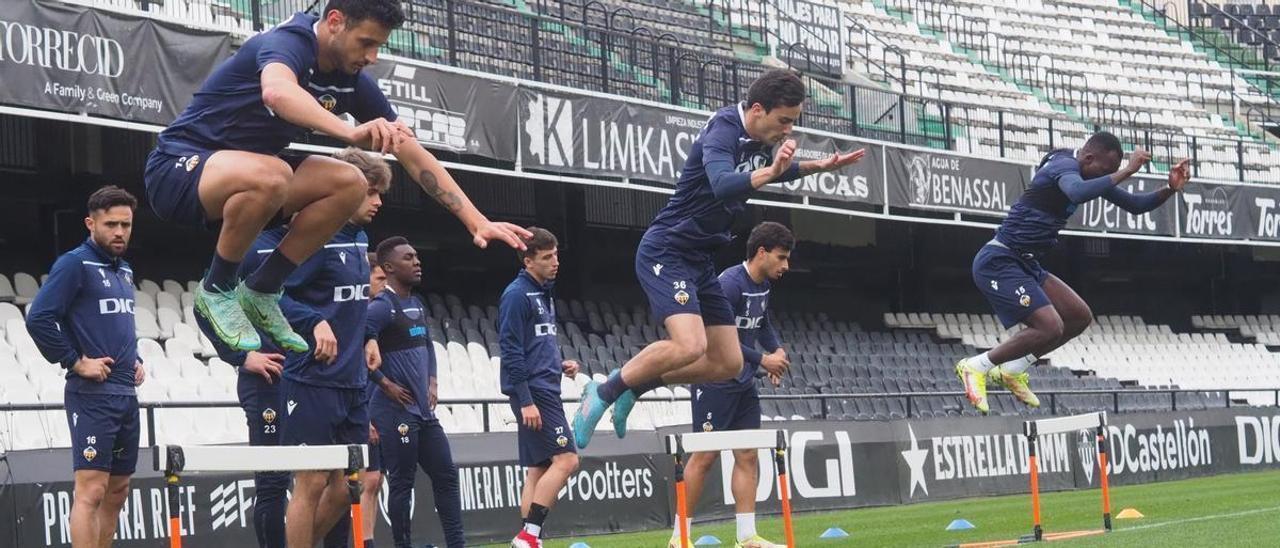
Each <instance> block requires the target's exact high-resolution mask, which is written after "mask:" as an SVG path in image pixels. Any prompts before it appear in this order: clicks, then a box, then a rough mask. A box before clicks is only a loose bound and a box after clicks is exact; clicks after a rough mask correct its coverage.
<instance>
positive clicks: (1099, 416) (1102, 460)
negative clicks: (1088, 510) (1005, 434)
mask: <svg viewBox="0 0 1280 548" xmlns="http://www.w3.org/2000/svg"><path fill="white" fill-rule="evenodd" d="M1106 429H1107V413H1106V412H1105V411H1101V412H1096V413H1085V414H1083V415H1073V416H1070V417H1055V418H1051V419H1040V420H1035V421H1026V422H1025V423H1024V424H1023V432H1024V433H1025V434H1026V435H1027V452H1028V457H1029V459H1030V465H1031V519H1032V527H1033V528H1032V533H1031V538H1029V539H1026V540H1028V541H1041V540H1045V534H1044V529H1043V527H1041V524H1040V477H1039V476H1040V474H1039V472H1040V467H1039V462H1038V461H1037V458H1036V453H1037V448H1038V446H1039V439H1040V436H1042V435H1043V436H1047V435H1050V434H1060V433H1063V432H1076V431H1079V430H1093V431H1094V432H1096V434H1097V447H1098V472H1099V477H1100V478H1101V483H1102V526H1103V529H1101V530H1093V531H1074V532H1070V533H1060V534H1052V535H1050V537H1051V538H1050V539H1049V540H1058V539H1065V538H1075V537H1080V536H1087V535H1092V534H1101V533H1105V532H1109V531H1111V491H1110V489H1109V486H1108V485H1107V432H1106Z"/></svg>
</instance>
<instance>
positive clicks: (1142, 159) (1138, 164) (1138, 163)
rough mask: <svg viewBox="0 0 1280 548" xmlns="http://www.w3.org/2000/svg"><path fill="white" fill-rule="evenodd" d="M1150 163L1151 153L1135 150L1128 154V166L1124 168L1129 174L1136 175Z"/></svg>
mask: <svg viewBox="0 0 1280 548" xmlns="http://www.w3.org/2000/svg"><path fill="white" fill-rule="evenodd" d="M1150 161H1151V153H1150V152H1147V151H1146V150H1143V149H1140V148H1136V149H1133V152H1130V153H1129V165H1128V166H1126V167H1125V171H1127V172H1129V173H1137V172H1139V171H1142V167H1143V166H1145V165H1147V162H1150Z"/></svg>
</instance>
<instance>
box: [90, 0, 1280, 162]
mask: <svg viewBox="0 0 1280 548" xmlns="http://www.w3.org/2000/svg"><path fill="white" fill-rule="evenodd" d="M73 1H76V2H78V3H88V4H94V0H73ZM96 1H97V2H105V0H96ZM322 4H323V2H318V1H316V0H272V1H266V0H243V1H241V2H236V3H233V4H231V5H230V6H233V7H228V6H226V5H221V4H219V5H218V7H217V8H216V9H215V8H214V7H208V8H205V7H198V6H199V5H197V4H192V6H197V7H195V8H192V9H191V11H188V12H186V13H185V17H187V18H188V19H185V20H190V21H193V22H200V23H203V24H205V25H206V26H209V25H218V24H219V22H220V21H221V22H225V21H227V20H230V19H234V20H235V21H239V22H240V23H242V27H248V26H251V27H252V28H266V27H269V26H271V25H274V24H276V23H278V22H280V21H283V20H285V19H287V18H288V17H289V16H290V15H292V13H293V12H295V11H300V10H305V9H312V10H316V9H319V6H320V5H322ZM713 4H714V6H715V8H714V9H709V13H710V14H709V15H708V16H707V17H708V23H707V29H708V30H707V33H708V34H707V36H709V37H711V38H713V39H714V40H717V41H720V42H723V41H725V40H730V39H732V40H738V41H741V40H743V38H742V37H741V36H740V35H741V34H743V33H745V34H747V35H748V36H750V37H759V36H763V35H764V31H763V30H762V29H760V28H758V26H759V22H751V21H749V19H750V18H746V19H748V21H746V22H744V23H742V24H740V25H739V27H740V30H741V31H742V32H739V33H738V34H737V35H735V34H734V29H733V28H729V29H728V30H727V31H726V26H728V27H733V25H734V22H733V20H734V18H733V17H728V16H724V15H723V13H724V12H725V11H726V10H730V9H731V8H732V6H733V3H732V2H731V1H729V0H718V1H717V2H714V3H713ZM893 4H895V5H900V6H902V8H903V9H920V10H922V11H923V12H924V13H925V15H926V16H927V17H931V18H934V19H937V23H938V25H939V27H940V28H947V27H949V28H952V29H954V31H955V32H956V33H958V34H960V35H963V36H961V37H960V38H962V39H963V40H964V41H966V43H968V44H969V46H972V47H978V48H979V49H980V51H983V52H984V53H983V54H984V55H988V56H990V55H997V56H999V57H1001V58H1002V59H1005V60H1006V61H1007V62H1005V63H1003V64H1002V66H1005V67H1006V68H1012V69H1015V72H1014V74H1015V79H1017V80H1018V81H1019V82H1020V83H1023V84H1027V85H1031V86H1037V85H1041V89H1043V90H1045V91H1046V92H1047V93H1058V94H1059V95H1064V94H1065V95H1068V96H1070V95H1071V94H1073V93H1074V94H1075V95H1074V96H1075V97H1077V98H1078V99H1079V102H1080V103H1081V104H1082V105H1087V106H1088V107H1089V108H1090V109H1092V111H1095V112H1104V113H1106V116H1103V117H1101V118H1099V119H1098V120H1091V121H1084V122H1081V123H1083V124H1084V127H1083V129H1082V130H1077V129H1073V130H1071V132H1070V133H1069V134H1064V133H1066V132H1065V127H1064V126H1065V124H1067V123H1069V121H1068V122H1064V121H1063V120H1062V119H1061V118H1062V115H1055V116H1046V115H1043V114H1041V113H1035V112H1029V111H1015V110H1005V109H1000V108H995V107H993V106H991V105H984V104H974V103H963V102H956V101H944V100H942V99H941V91H940V87H941V86H940V84H941V75H940V74H939V73H938V72H937V71H935V70H927V69H908V67H907V61H906V59H905V55H904V54H903V52H902V51H901V50H900V49H897V48H894V47H892V46H891V47H889V48H882V49H883V50H884V53H883V57H884V58H883V59H880V60H879V61H877V62H875V63H870V62H869V63H868V65H870V66H873V67H875V66H878V67H879V70H880V71H882V72H883V73H884V74H883V76H884V77H885V78H883V79H884V80H886V82H885V84H886V86H887V88H888V89H886V88H883V87H875V86H859V85H855V84H850V83H847V82H844V81H841V80H837V79H831V78H826V77H823V76H820V75H812V74H809V75H805V80H806V82H807V83H808V84H809V87H810V90H811V100H810V101H807V102H806V104H805V109H804V113H803V114H802V117H801V119H800V124H801V125H802V126H805V127H810V128H813V129H821V130H826V131H832V132H836V133H841V134H845V135H851V136H861V137H868V138H874V139H880V140H885V141H892V142H902V143H908V144H914V145H919V146H928V147H933V148H941V149H948V150H958V151H961V152H969V153H975V154H991V155H995V156H998V157H1019V158H1022V159H1030V158H1028V152H1027V151H1026V150H1025V148H1026V147H1027V146H1034V147H1037V148H1039V149H1041V150H1039V151H1038V153H1037V154H1036V155H1037V156H1038V154H1039V153H1043V152H1044V151H1045V150H1047V149H1049V148H1055V147H1060V146H1069V145H1075V144H1078V143H1077V141H1078V140H1082V139H1083V138H1084V137H1085V133H1086V132H1089V131H1099V130H1108V131H1112V132H1113V133H1116V134H1118V135H1121V136H1122V137H1123V138H1125V140H1126V141H1127V142H1129V143H1130V144H1131V145H1137V146H1142V145H1147V146H1152V147H1156V148H1159V147H1161V146H1163V148H1164V149H1166V150H1167V151H1170V153H1169V154H1167V155H1164V154H1161V152H1160V151H1159V150H1157V151H1154V152H1155V154H1156V155H1157V157H1162V156H1164V157H1167V156H1173V155H1179V156H1184V155H1185V156H1190V157H1191V159H1192V160H1193V162H1194V163H1193V166H1194V167H1193V170H1194V174H1195V175H1197V176H1206V174H1205V173H1202V172H1201V163H1202V161H1203V160H1206V159H1209V158H1208V155H1209V154H1211V153H1212V154H1214V155H1215V157H1214V161H1218V162H1221V163H1222V164H1226V165H1232V166H1233V167H1234V172H1233V173H1232V174H1231V175H1232V176H1231V177H1228V176H1226V175H1225V174H1216V175H1214V178H1233V179H1238V180H1241V181H1245V180H1249V179H1250V174H1249V172H1248V169H1251V168H1256V167H1260V168H1261V169H1260V171H1264V172H1265V171H1266V168H1268V167H1269V166H1260V165H1259V166H1255V165H1253V164H1252V163H1250V162H1249V161H1247V160H1248V159H1249V158H1250V155H1249V154H1246V150H1247V148H1248V147H1265V145H1263V144H1261V143H1259V142H1257V141H1253V140H1248V141H1246V140H1245V139H1243V138H1218V137H1202V136H1196V135H1189V134H1183V133H1180V132H1171V131H1166V130H1162V129H1161V128H1157V127H1154V125H1153V124H1150V123H1149V121H1150V120H1151V118H1150V114H1144V113H1142V112H1141V111H1135V110H1132V109H1133V107H1134V106H1136V105H1126V104H1120V103H1119V102H1118V100H1115V99H1111V98H1109V97H1106V96H1104V94H1097V93H1091V92H1087V90H1086V89H1085V86H1083V85H1076V86H1074V87H1071V88H1070V89H1066V88H1065V87H1064V86H1066V82H1055V86H1056V87H1055V86H1049V85H1048V82H1047V81H1046V82H1042V80H1047V79H1045V78H1041V77H1040V76H1039V73H1041V72H1043V71H1042V70H1040V69H1041V68H1042V67H1036V66H1034V65H1036V64H1038V63H1039V61H1038V60H1034V61H1033V60H1032V58H1031V56H1030V55H1027V56H1025V57H1018V55H1017V54H1016V53H1008V52H1007V49H1006V48H1001V47H999V44H996V45H997V47H996V48H994V49H995V50H996V53H994V54H993V53H990V51H991V50H992V49H993V48H990V47H985V49H983V48H984V46H989V45H990V44H987V41H988V38H987V33H984V32H981V31H982V29H981V26H980V25H975V24H970V23H967V22H965V21H963V20H961V19H958V18H955V17H950V18H948V17H947V16H946V15H944V14H943V13H942V12H940V11H939V10H938V9H937V7H938V5H939V4H938V3H937V2H935V1H932V0H894V1H893ZM140 5H142V6H143V7H144V9H145V8H147V7H148V6H159V5H161V4H158V3H155V2H149V1H147V0H140ZM542 5H544V6H545V9H538V10H534V9H528V10H525V11H520V10H517V9H513V8H509V7H504V6H500V5H497V4H491V3H478V2H473V1H469V0H413V1H412V2H409V3H407V4H406V6H407V9H406V16H407V22H406V24H405V26H404V27H403V28H401V29H398V30H396V31H395V32H393V33H392V35H391V37H390V40H389V42H388V43H387V45H386V46H385V47H386V50H387V51H388V52H390V53H394V54H397V55H402V56H405V57H410V58H415V59H421V60H425V61H428V62H434V63H439V64H445V65H451V66H456V67H463V68H468V69H472V70H477V71H481V72H487V73H491V74H498V75H504V76H511V77H517V78H522V79H528V80H534V81H540V82H548V83H555V84H560V85H564V86H568V87H574V88H579V89H584V90H591V91H599V92H603V93H611V94H617V95H623V96H630V97H636V98H640V99H646V100H651V101H656V102H662V103H668V104H673V105H680V106H685V107H691V108H699V109H714V108H718V107H720V106H723V105H725V104H729V103H733V102H735V101H738V100H740V98H741V97H742V95H743V92H744V91H745V87H746V86H747V85H748V84H749V83H750V82H751V81H752V80H753V79H754V78H755V77H757V76H758V75H759V74H760V73H762V72H763V71H764V70H765V69H766V67H765V66H764V65H762V64H761V63H759V62H756V61H753V60H749V59H743V58H742V57H741V54H736V55H730V54H729V52H728V50H727V49H718V48H714V47H703V46H699V45H691V44H687V43H683V42H682V40H683V38H682V37H681V36H677V35H676V34H673V33H671V32H657V31H654V30H653V29H651V28H648V27H646V26H644V25H643V24H642V23H644V21H643V20H641V19H638V18H636V17H634V15H635V13H634V11H632V10H630V9H627V8H625V7H614V8H613V9H612V11H610V10H609V9H608V8H607V7H605V5H604V4H601V3H600V2H599V1H598V0H591V1H589V2H582V3H578V4H573V3H568V2H561V3H559V5H556V3H554V2H550V3H546V2H544V4H542ZM566 5H569V6H570V7H571V8H573V9H566V8H564V6H566ZM561 10H566V11H563V13H564V16H563V17H560V16H558V15H559V14H560V13H562V11H561ZM150 13H152V14H154V15H155V16H157V17H168V18H172V16H171V15H170V14H168V13H166V12H162V11H161V10H157V9H151V10H150ZM588 14H590V15H591V16H588ZM245 22H248V23H251V25H243V23H245ZM584 23H585V24H584ZM846 24H847V25H848V26H850V28H852V29H854V30H856V29H857V28H858V27H857V25H856V24H850V22H849V21H848V20H846ZM863 32H866V33H868V36H870V35H871V34H870V31H869V30H867V29H864V30H863ZM685 36H687V35H685ZM874 40H879V38H878V37H877V38H874ZM881 43H883V41H881ZM885 45H888V44H887V43H886V44H885ZM1002 50H1003V51H1004V52H1003V53H1002ZM851 52H852V54H853V55H858V54H859V52H858V51H857V48H851ZM793 53H797V54H798V53H799V52H793ZM1048 68H1049V69H1052V66H1050V67H1048ZM873 70H875V69H873ZM1029 72H1034V73H1036V74H1037V76H1036V77H1035V78H1026V79H1024V78H1021V77H1019V76H1017V75H1018V74H1022V75H1028V76H1029V74H1028V73H1029ZM1053 90H1056V91H1053ZM926 91H931V93H929V95H932V96H931V97H930V96H925V92H926ZM1220 99H1223V101H1222V102H1227V103H1230V104H1231V105H1234V104H1236V103H1237V101H1235V100H1232V98H1229V97H1223V98H1220ZM1264 110H1269V109H1264ZM1245 114H1246V115H1247V116H1246V117H1250V118H1251V119H1253V120H1258V123H1268V124H1269V123H1270V122H1269V120H1271V117H1270V115H1269V112H1264V111H1263V110H1257V109H1255V110H1254V111H1250V112H1246V113H1245ZM1264 118H1265V120H1264ZM1071 127H1072V128H1076V127H1077V126H1074V125H1073V126H1071ZM971 129H973V130H981V134H985V133H987V132H991V131H994V132H995V134H996V137H994V138H989V139H987V140H985V141H984V142H983V143H982V144H981V145H977V144H975V143H979V139H983V138H982V137H974V136H973V135H974V134H973V133H972V132H971V131H970V130H971ZM1046 134H1047V139H1046V138H1045V135H1046ZM1059 139H1061V140H1066V141H1069V142H1059ZM965 143H967V146H965V145H964V144H965ZM1046 145H1047V147H1046ZM1259 150H1260V151H1261V148H1259ZM1174 152H1176V153H1177V154H1174ZM1253 156H1254V157H1256V156H1257V155H1256V154H1254V155H1253ZM1276 182H1280V181H1276Z"/></svg>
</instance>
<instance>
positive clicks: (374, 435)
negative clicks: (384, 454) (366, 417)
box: [369, 423, 381, 445]
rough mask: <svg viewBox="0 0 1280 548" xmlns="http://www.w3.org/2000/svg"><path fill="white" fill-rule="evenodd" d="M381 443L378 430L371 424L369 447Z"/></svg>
mask: <svg viewBox="0 0 1280 548" xmlns="http://www.w3.org/2000/svg"><path fill="white" fill-rule="evenodd" d="M379 441H381V440H379V439H378V429H377V428H374V427H373V424H372V423H370V424H369V445H378V442H379Z"/></svg>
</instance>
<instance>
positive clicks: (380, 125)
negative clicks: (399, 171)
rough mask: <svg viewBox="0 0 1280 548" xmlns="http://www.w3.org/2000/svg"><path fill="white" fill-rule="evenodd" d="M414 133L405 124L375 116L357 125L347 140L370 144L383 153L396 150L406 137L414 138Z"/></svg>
mask: <svg viewBox="0 0 1280 548" xmlns="http://www.w3.org/2000/svg"><path fill="white" fill-rule="evenodd" d="M413 138H414V137H413V134H412V133H410V132H409V131H408V127H406V126H405V125H404V124H395V123H393V122H388V121H387V120H386V118H375V119H373V120H369V121H368V122H365V123H363V124H360V125H358V126H356V127H355V128H354V129H353V130H352V132H351V134H350V135H348V136H347V142H348V143H351V144H353V145H357V146H365V145H367V146H369V147H370V148H372V149H373V150H375V151H377V152H380V153H382V154H387V153H389V152H393V151H395V149H396V148H397V147H399V146H400V143H402V142H403V141H404V140H405V139H413Z"/></svg>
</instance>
